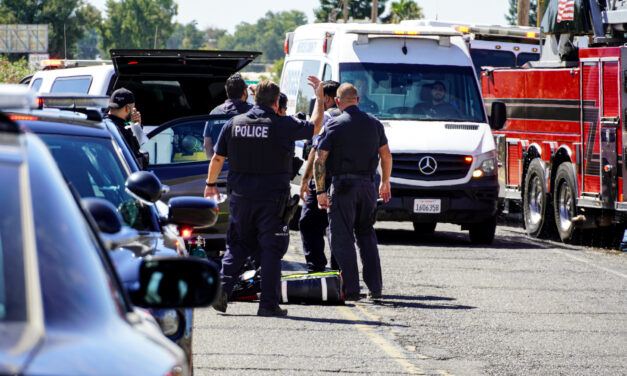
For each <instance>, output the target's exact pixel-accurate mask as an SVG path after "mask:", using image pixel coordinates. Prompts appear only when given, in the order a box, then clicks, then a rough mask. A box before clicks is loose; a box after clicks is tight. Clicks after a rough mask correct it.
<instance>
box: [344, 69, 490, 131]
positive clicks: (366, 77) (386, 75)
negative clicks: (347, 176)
mask: <svg viewBox="0 0 627 376" xmlns="http://www.w3.org/2000/svg"><path fill="white" fill-rule="evenodd" d="M340 81H341V82H350V83H352V84H354V85H355V87H356V88H357V92H358V95H359V97H360V101H359V108H360V109H361V110H362V111H366V112H368V113H370V114H372V115H374V116H376V117H377V118H379V119H398V120H434V121H435V120H440V121H473V122H484V121H485V115H484V112H483V106H482V103H481V97H480V96H479V91H478V89H477V83H476V79H475V76H474V74H473V70H472V67H470V66H466V67H460V66H448V65H420V64H379V63H344V64H341V65H340Z"/></svg>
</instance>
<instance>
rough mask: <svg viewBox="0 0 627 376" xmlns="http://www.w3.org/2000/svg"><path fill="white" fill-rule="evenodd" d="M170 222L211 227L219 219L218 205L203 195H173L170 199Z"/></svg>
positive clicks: (180, 224)
mask: <svg viewBox="0 0 627 376" xmlns="http://www.w3.org/2000/svg"><path fill="white" fill-rule="evenodd" d="M168 206H169V211H168V222H169V223H174V224H177V225H179V226H192V227H196V228H203V227H210V226H213V225H215V224H216V222H217V221H218V205H217V204H216V203H215V201H213V200H210V199H207V198H203V197H191V196H181V197H172V198H171V199H170V201H168Z"/></svg>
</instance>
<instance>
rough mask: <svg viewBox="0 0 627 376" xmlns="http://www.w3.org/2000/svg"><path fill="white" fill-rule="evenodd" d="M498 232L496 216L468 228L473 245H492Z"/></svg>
mask: <svg viewBox="0 0 627 376" xmlns="http://www.w3.org/2000/svg"><path fill="white" fill-rule="evenodd" d="M495 232H496V216H494V217H492V218H488V219H486V220H485V221H483V222H480V223H475V224H472V225H470V226H469V227H468V233H469V235H470V242H471V243H472V244H492V241H493V240H494V233H495Z"/></svg>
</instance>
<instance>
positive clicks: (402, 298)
mask: <svg viewBox="0 0 627 376" xmlns="http://www.w3.org/2000/svg"><path fill="white" fill-rule="evenodd" d="M383 299H385V300H388V299H391V300H420V301H423V300H427V301H434V300H447V301H450V300H455V298H447V297H444V296H406V295H387V294H384V295H383Z"/></svg>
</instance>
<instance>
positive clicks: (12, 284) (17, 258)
mask: <svg viewBox="0 0 627 376" xmlns="http://www.w3.org/2000/svg"><path fill="white" fill-rule="evenodd" d="M0 181H3V182H13V183H11V184H3V187H2V194H1V195H0V207H2V210H0V323H2V322H6V321H25V320H26V292H25V291H26V290H25V279H24V259H23V253H22V249H23V242H22V237H23V231H22V212H21V200H22V197H21V193H22V191H21V190H20V184H19V183H18V182H19V181H20V179H19V170H18V168H17V166H11V165H9V166H0ZM0 331H1V330H0Z"/></svg>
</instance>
